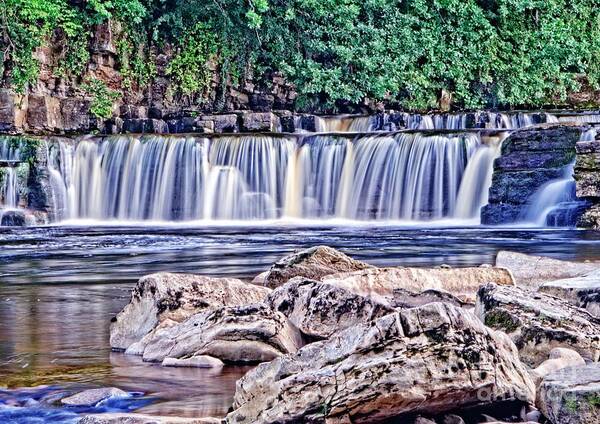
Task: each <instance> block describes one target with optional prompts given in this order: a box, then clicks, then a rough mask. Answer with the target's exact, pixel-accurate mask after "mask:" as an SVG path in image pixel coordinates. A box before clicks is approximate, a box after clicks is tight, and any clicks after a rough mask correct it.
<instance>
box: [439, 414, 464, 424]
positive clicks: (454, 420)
mask: <svg viewBox="0 0 600 424" xmlns="http://www.w3.org/2000/svg"><path fill="white" fill-rule="evenodd" d="M442 423H443V424H465V420H463V419H462V418H461V417H459V416H458V415H454V414H448V415H446V416H444V419H443V420H442Z"/></svg>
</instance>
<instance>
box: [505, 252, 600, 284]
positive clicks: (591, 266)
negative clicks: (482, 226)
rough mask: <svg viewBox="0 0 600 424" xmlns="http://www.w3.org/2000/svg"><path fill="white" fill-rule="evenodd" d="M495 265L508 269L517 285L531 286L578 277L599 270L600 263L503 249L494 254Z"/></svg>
mask: <svg viewBox="0 0 600 424" xmlns="http://www.w3.org/2000/svg"><path fill="white" fill-rule="evenodd" d="M496 266H499V267H504V268H506V269H508V270H510V272H512V274H513V276H514V277H515V282H516V283H517V285H519V286H521V285H524V286H531V287H539V286H540V285H541V284H542V283H544V282H548V281H552V280H561V279H565V278H572V277H579V276H583V275H586V274H588V273H590V272H592V271H595V270H600V263H593V262H571V261H562V260H558V259H553V258H547V257H543V256H534V255H526V254H523V253H517V252H509V251H505V250H502V251H500V252H498V254H497V255H496Z"/></svg>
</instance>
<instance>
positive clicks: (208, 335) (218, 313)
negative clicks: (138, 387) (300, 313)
mask: <svg viewBox="0 0 600 424" xmlns="http://www.w3.org/2000/svg"><path fill="white" fill-rule="evenodd" d="M301 346H302V338H301V335H300V333H299V332H298V330H297V329H295V328H294V327H292V326H291V325H290V323H289V321H288V320H287V319H286V317H285V316H284V315H283V314H282V313H280V312H275V311H273V310H272V309H271V308H269V307H268V306H266V305H263V304H255V305H247V306H234V307H224V308H219V309H214V310H208V311H205V312H201V313H199V314H196V315H193V316H191V317H190V318H188V319H187V320H185V321H184V322H182V323H180V324H176V325H173V326H170V327H166V328H161V329H157V331H155V332H154V334H153V335H152V337H151V338H149V339H148V340H147V342H146V345H145V346H144V349H143V359H144V361H152V362H157V361H158V362H161V361H163V362H164V361H165V360H166V359H168V358H180V359H181V358H190V357H194V356H200V355H208V356H212V357H213V358H218V359H220V360H222V361H224V362H229V363H257V362H264V361H270V360H272V359H275V358H277V357H279V356H281V355H283V354H286V353H293V352H296V351H297V350H298V349H299V348H300V347H301ZM172 362H173V361H172V360H170V359H169V360H168V361H167V362H166V363H165V365H169V364H170V363H172Z"/></svg>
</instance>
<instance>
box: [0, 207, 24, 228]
mask: <svg viewBox="0 0 600 424" xmlns="http://www.w3.org/2000/svg"><path fill="white" fill-rule="evenodd" d="M26 225H27V216H26V215H25V212H24V211H22V210H9V211H2V210H0V227H25V226H26Z"/></svg>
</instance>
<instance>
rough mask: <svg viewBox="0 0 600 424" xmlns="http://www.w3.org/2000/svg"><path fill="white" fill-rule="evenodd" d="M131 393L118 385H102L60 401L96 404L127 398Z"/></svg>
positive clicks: (73, 403)
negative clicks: (117, 386) (112, 399)
mask: <svg viewBox="0 0 600 424" xmlns="http://www.w3.org/2000/svg"><path fill="white" fill-rule="evenodd" d="M129 396H130V395H129V393H127V392H124V391H123V390H121V389H117V388H116V387H102V388H99V389H90V390H84V391H83V392H79V393H76V394H74V395H72V396H69V397H66V398H63V399H61V400H60V402H61V403H62V404H63V405H67V406H94V405H97V404H98V403H100V402H102V401H104V400H107V399H111V398H126V397H129Z"/></svg>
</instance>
